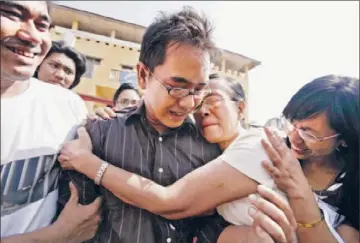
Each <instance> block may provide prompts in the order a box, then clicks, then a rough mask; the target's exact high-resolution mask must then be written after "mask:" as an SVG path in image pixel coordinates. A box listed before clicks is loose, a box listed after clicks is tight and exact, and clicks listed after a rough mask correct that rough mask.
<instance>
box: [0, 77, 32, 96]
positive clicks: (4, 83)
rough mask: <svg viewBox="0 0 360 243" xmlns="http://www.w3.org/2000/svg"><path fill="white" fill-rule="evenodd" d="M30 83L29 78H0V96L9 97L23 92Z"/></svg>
mask: <svg viewBox="0 0 360 243" xmlns="http://www.w3.org/2000/svg"><path fill="white" fill-rule="evenodd" d="M29 85H30V79H28V80H25V81H12V80H6V79H1V98H11V97H14V96H17V95H19V94H22V93H23V92H25V91H26V90H27V89H28V88H29Z"/></svg>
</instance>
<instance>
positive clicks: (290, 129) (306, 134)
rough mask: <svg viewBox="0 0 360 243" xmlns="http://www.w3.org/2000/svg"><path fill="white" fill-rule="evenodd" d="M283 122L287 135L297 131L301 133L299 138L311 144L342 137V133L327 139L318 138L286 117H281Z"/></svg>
mask: <svg viewBox="0 0 360 243" xmlns="http://www.w3.org/2000/svg"><path fill="white" fill-rule="evenodd" d="M281 121H282V124H283V126H284V130H285V132H286V133H287V134H289V133H291V132H293V131H295V130H297V131H298V133H299V136H300V137H301V138H302V139H303V140H304V141H307V142H310V143H315V142H322V141H325V140H328V139H330V138H335V137H337V136H339V135H340V133H337V134H334V135H331V136H327V137H322V138H318V137H316V136H314V135H312V134H311V133H309V132H308V131H305V130H303V129H301V128H297V127H296V126H295V125H294V124H292V123H291V122H290V121H289V120H288V119H286V118H285V117H281Z"/></svg>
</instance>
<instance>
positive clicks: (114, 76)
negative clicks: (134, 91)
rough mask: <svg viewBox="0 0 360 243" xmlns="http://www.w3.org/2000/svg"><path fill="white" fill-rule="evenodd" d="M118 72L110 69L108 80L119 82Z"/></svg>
mask: <svg viewBox="0 0 360 243" xmlns="http://www.w3.org/2000/svg"><path fill="white" fill-rule="evenodd" d="M120 72H121V71H120V70H116V69H111V70H110V74H109V79H110V80H112V81H119V82H120Z"/></svg>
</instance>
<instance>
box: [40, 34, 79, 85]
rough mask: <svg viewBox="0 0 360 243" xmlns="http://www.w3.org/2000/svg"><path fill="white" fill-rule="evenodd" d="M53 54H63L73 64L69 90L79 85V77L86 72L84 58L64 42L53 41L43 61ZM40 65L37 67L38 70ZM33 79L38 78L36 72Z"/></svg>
mask: <svg viewBox="0 0 360 243" xmlns="http://www.w3.org/2000/svg"><path fill="white" fill-rule="evenodd" d="M53 53H62V54H65V55H66V56H67V57H68V58H70V59H72V60H73V61H74V63H75V68H76V70H75V79H74V82H73V83H72V84H71V86H70V87H69V89H73V88H75V87H76V86H77V85H78V84H79V83H80V79H81V76H82V75H83V74H84V73H85V71H86V58H85V56H84V55H82V54H81V53H80V52H78V51H77V50H75V49H74V48H72V47H71V46H69V45H68V44H66V42H64V41H53V42H52V46H51V48H50V50H49V52H48V53H47V54H46V56H45V58H44V60H45V59H46V58H48V57H50V56H51V55H52V54H53ZM41 65H42V63H41V64H40V65H39V67H38V70H39V68H40V66H41ZM34 77H35V78H38V72H37V71H36V72H35V74H34Z"/></svg>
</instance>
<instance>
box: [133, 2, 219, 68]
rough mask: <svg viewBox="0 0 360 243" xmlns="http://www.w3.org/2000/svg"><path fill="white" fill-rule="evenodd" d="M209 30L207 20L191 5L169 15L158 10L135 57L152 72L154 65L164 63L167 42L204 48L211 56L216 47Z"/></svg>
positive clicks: (209, 26)
mask: <svg viewBox="0 0 360 243" xmlns="http://www.w3.org/2000/svg"><path fill="white" fill-rule="evenodd" d="M212 30H213V28H212V26H211V24H210V22H209V20H208V19H207V18H206V17H205V16H204V15H203V16H200V15H199V14H198V13H197V12H196V11H195V10H194V9H193V8H191V7H188V6H186V7H184V8H183V9H182V10H181V11H180V12H177V13H173V14H170V15H169V14H166V13H164V12H161V13H160V16H159V17H158V18H157V19H155V21H154V22H153V23H152V24H151V25H150V26H149V27H148V28H147V29H146V32H145V34H144V36H143V40H142V44H141V50H140V58H139V60H140V62H142V63H143V64H145V65H146V66H147V67H148V68H149V69H150V71H154V69H155V67H157V66H158V65H161V64H163V63H164V61H165V54H166V50H167V48H168V47H169V44H182V43H184V44H190V45H192V46H194V47H197V48H200V49H203V50H207V51H209V53H210V54H211V56H212V54H215V51H216V50H217V49H216V47H215V44H214V42H213V40H212V36H211V34H212Z"/></svg>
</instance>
